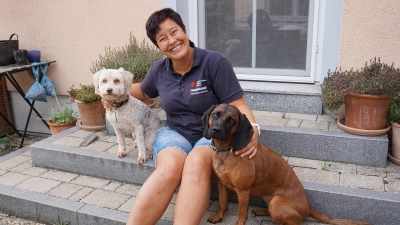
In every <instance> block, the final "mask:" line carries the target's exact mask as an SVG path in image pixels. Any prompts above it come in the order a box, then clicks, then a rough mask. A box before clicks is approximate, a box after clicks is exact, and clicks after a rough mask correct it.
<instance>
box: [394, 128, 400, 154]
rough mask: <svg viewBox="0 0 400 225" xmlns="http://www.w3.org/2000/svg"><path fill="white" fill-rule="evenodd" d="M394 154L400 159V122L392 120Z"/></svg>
mask: <svg viewBox="0 0 400 225" xmlns="http://www.w3.org/2000/svg"><path fill="white" fill-rule="evenodd" d="M392 156H393V157H395V158H396V159H398V160H400V124H398V123H393V122H392Z"/></svg>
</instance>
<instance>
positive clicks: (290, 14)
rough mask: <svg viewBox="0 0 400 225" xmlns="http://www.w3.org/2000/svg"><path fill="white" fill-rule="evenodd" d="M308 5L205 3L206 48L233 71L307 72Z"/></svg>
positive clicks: (304, 1)
mask: <svg viewBox="0 0 400 225" xmlns="http://www.w3.org/2000/svg"><path fill="white" fill-rule="evenodd" d="M309 1H310V0H253V1H250V0H205V2H204V3H205V8H204V11H205V47H206V48H207V49H210V50H215V51H218V52H221V53H222V54H224V56H225V57H227V58H228V59H229V61H230V62H231V63H232V65H233V66H234V67H244V68H266V69H295V70H306V67H307V65H306V64H307V63H306V61H307V60H306V59H307V43H308V29H309V8H310V7H309ZM253 9H256V10H253ZM308 47H309V46H308Z"/></svg>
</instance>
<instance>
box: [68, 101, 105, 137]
mask: <svg viewBox="0 0 400 225" xmlns="http://www.w3.org/2000/svg"><path fill="white" fill-rule="evenodd" d="M75 102H76V105H77V106H78V111H79V115H80V117H81V122H80V123H79V125H82V126H81V128H82V129H83V130H89V131H100V130H103V129H104V128H105V125H106V110H105V108H104V107H103V104H102V103H101V102H92V103H86V104H84V103H81V102H79V101H75Z"/></svg>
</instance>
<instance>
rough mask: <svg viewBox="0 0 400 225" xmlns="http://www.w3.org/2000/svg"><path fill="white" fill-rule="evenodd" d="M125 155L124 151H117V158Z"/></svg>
mask: <svg viewBox="0 0 400 225" xmlns="http://www.w3.org/2000/svg"><path fill="white" fill-rule="evenodd" d="M125 155H126V154H125V152H118V158H123V157H125Z"/></svg>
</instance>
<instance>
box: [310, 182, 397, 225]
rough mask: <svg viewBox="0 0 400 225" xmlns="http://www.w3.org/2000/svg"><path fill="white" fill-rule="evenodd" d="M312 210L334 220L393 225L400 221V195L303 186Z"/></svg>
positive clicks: (337, 187) (321, 185)
mask: <svg viewBox="0 0 400 225" xmlns="http://www.w3.org/2000/svg"><path fill="white" fill-rule="evenodd" d="M302 183H303V186H304V188H305V189H306V192H307V195H308V197H309V200H310V203H311V206H312V207H314V208H315V209H316V210H318V211H320V212H321V213H324V214H326V215H328V216H330V217H337V218H347V219H353V220H354V219H355V220H362V221H364V222H368V223H371V224H379V225H393V224H398V223H399V221H400V213H399V212H400V195H399V194H394V193H388V192H378V191H372V190H363V189H359V188H348V187H339V186H335V185H326V184H317V183H311V182H304V181H303V182H302Z"/></svg>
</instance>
